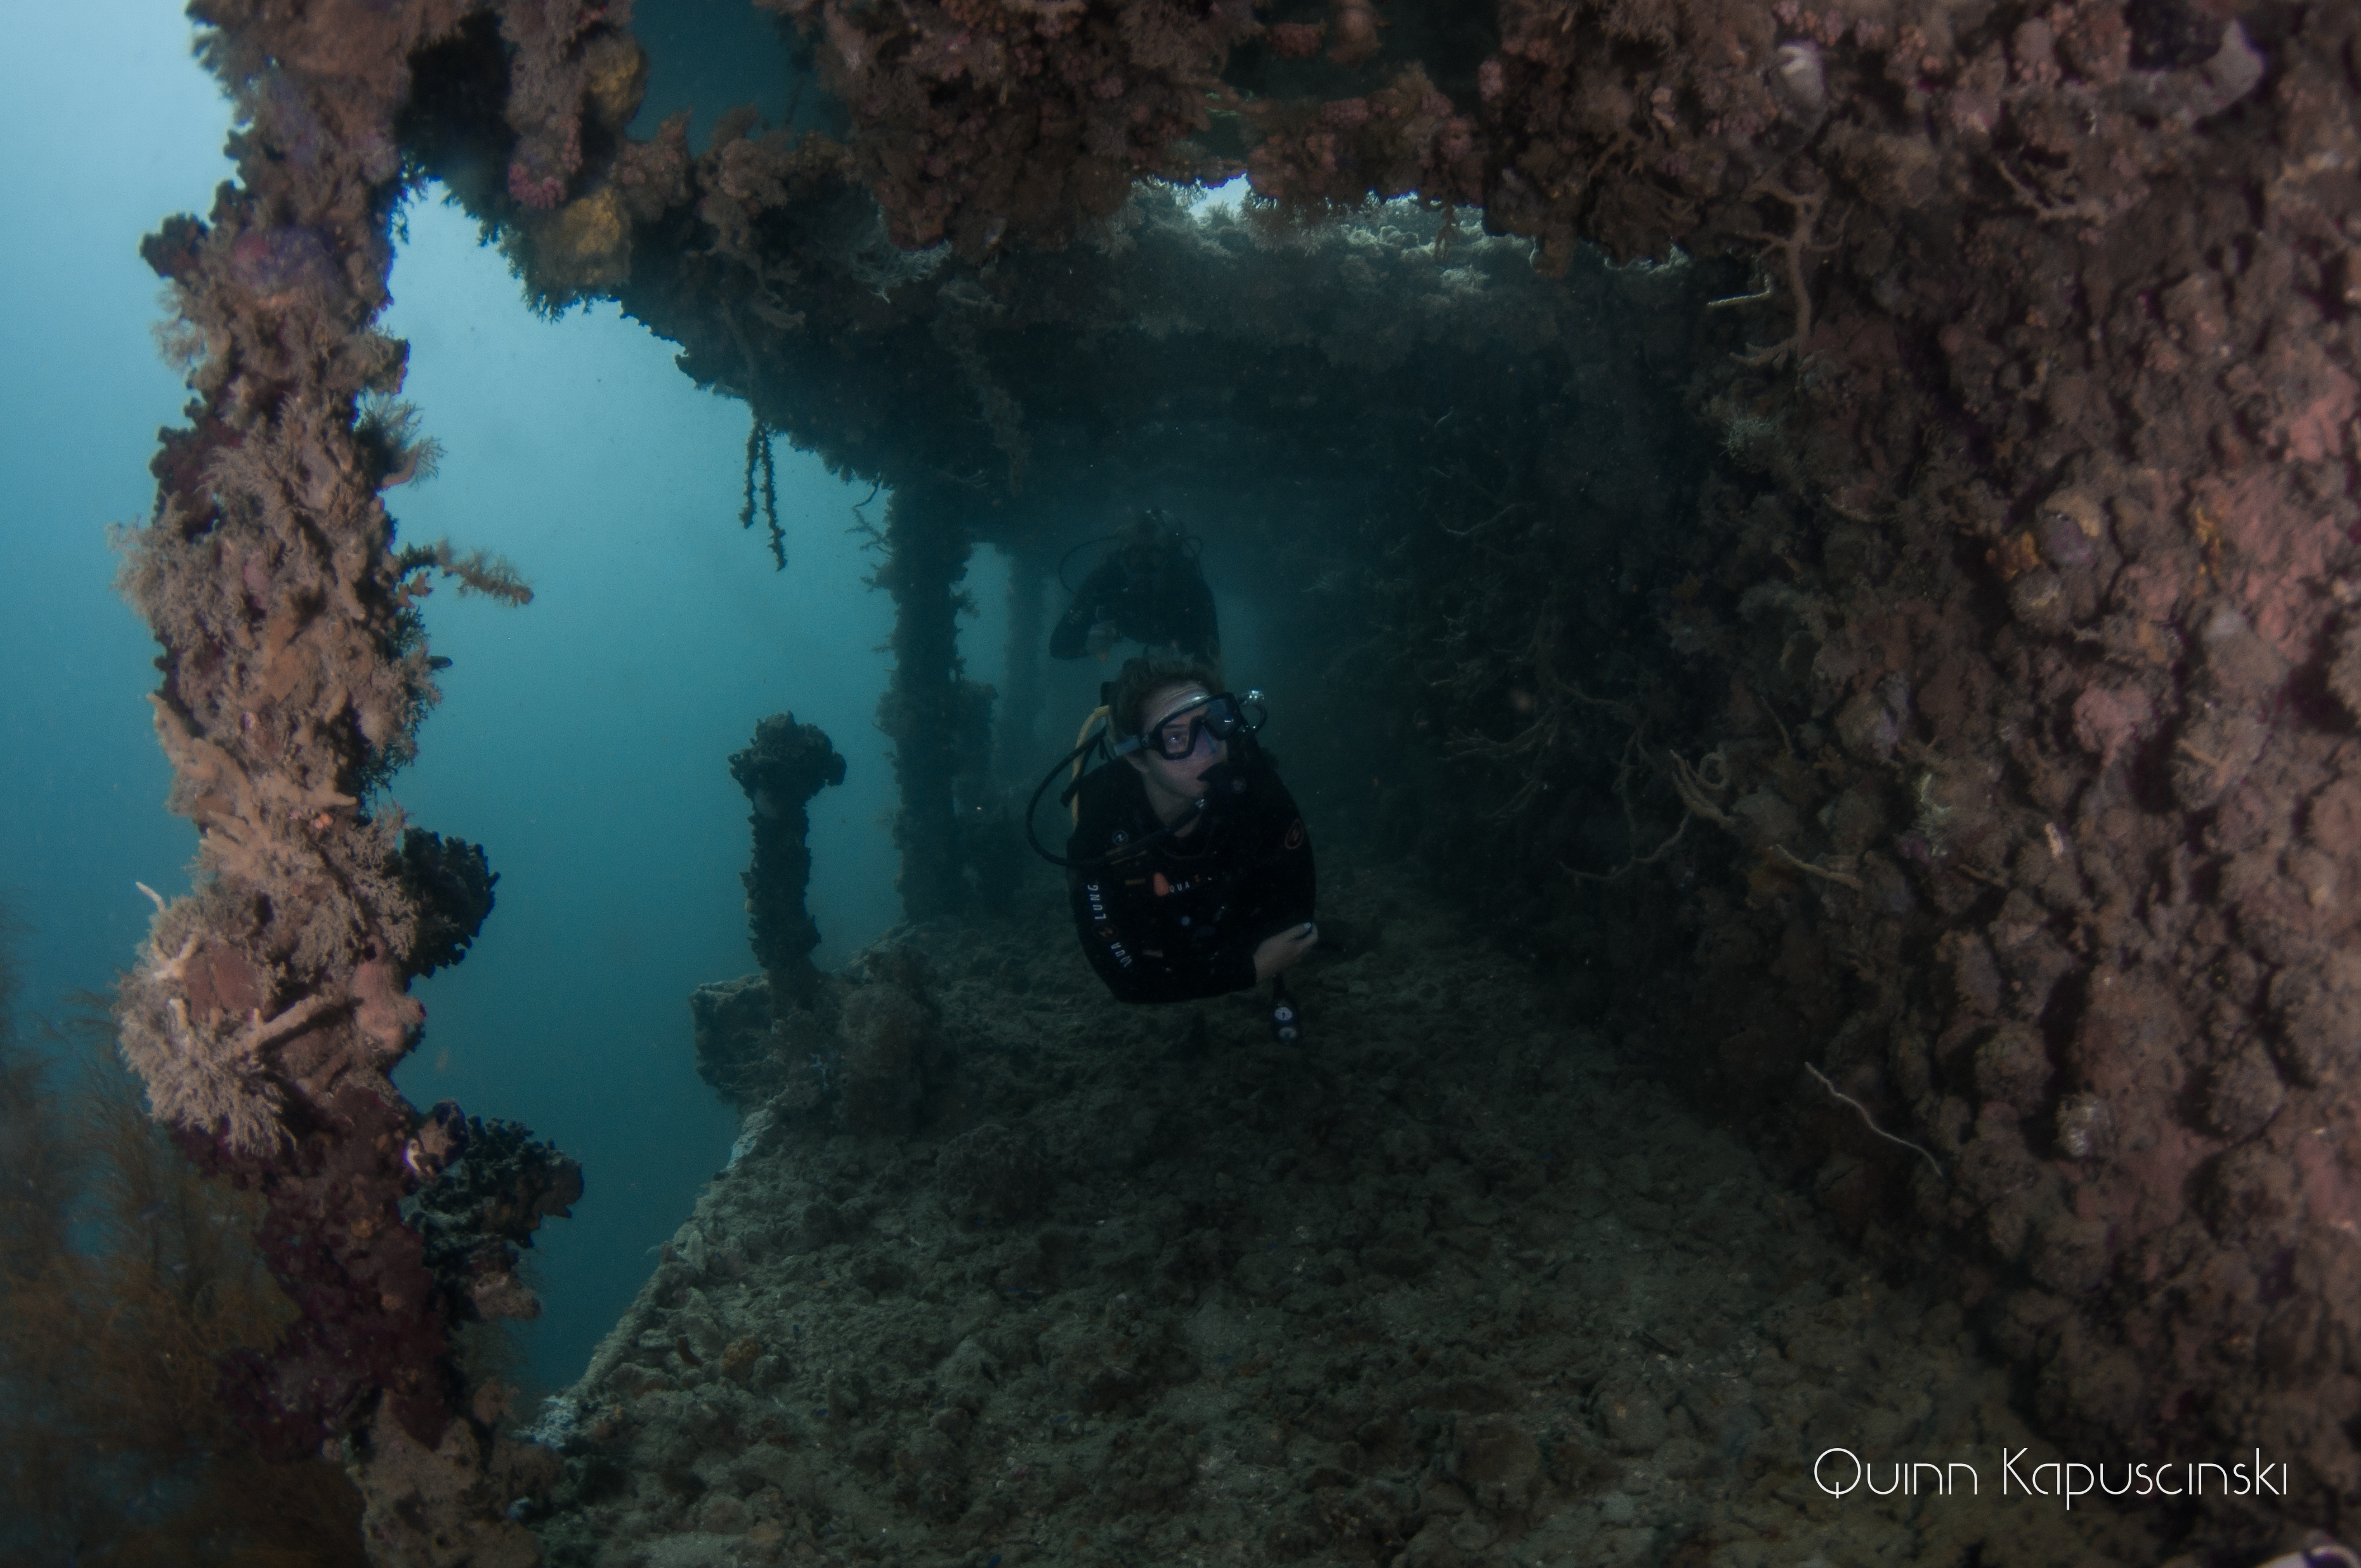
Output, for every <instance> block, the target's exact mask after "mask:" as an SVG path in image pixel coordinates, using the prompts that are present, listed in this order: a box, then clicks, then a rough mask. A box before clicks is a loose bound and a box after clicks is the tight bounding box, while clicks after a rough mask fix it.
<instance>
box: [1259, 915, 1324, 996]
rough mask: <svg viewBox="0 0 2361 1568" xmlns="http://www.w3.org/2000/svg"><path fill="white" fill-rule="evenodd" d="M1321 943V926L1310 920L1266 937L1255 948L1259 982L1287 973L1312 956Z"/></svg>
mask: <svg viewBox="0 0 2361 1568" xmlns="http://www.w3.org/2000/svg"><path fill="white" fill-rule="evenodd" d="M1319 945H1320V927H1317V926H1314V925H1313V924H1312V922H1311V921H1309V920H1306V921H1305V922H1304V923H1303V924H1302V925H1301V926H1290V927H1288V928H1287V929H1286V930H1284V931H1281V932H1280V933H1279V935H1278V936H1276V937H1269V938H1264V940H1263V944H1262V946H1261V947H1259V948H1256V949H1255V980H1256V981H1257V983H1260V982H1261V981H1266V980H1271V979H1274V978H1276V977H1277V976H1279V975H1282V974H1285V973H1286V972H1287V971H1288V970H1291V969H1293V968H1294V967H1295V966H1296V965H1298V964H1300V963H1301V962H1302V961H1303V960H1304V959H1306V958H1308V957H1310V956H1311V953H1312V948H1316V947H1318V946H1319Z"/></svg>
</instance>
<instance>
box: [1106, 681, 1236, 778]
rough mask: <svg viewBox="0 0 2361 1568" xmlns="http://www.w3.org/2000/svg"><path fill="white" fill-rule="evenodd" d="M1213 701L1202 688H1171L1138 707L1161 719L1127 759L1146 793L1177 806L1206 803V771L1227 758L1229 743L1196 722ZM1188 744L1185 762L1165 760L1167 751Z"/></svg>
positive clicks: (1180, 686)
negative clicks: (1153, 792) (1160, 793)
mask: <svg viewBox="0 0 2361 1568" xmlns="http://www.w3.org/2000/svg"><path fill="white" fill-rule="evenodd" d="M1211 701H1213V694H1212V693H1210V692H1208V691H1207V690H1206V689H1205V688H1204V687H1202V686H1200V685H1174V686H1163V687H1159V689H1157V690H1155V691H1153V692H1150V693H1149V694H1148V700H1147V701H1146V702H1145V703H1143V704H1141V705H1140V706H1141V709H1142V711H1144V712H1147V713H1151V714H1158V715H1160V716H1161V717H1160V718H1158V719H1157V720H1156V721H1155V722H1154V723H1152V724H1150V725H1148V728H1147V729H1146V731H1145V733H1146V735H1147V737H1148V744H1146V745H1145V746H1142V747H1141V748H1140V749H1139V750H1138V751H1134V752H1131V753H1130V758H1131V765H1132V766H1133V767H1135V768H1137V769H1138V770H1139V771H1140V772H1141V773H1144V774H1146V775H1147V780H1148V788H1149V789H1150V790H1161V791H1163V792H1165V793H1166V794H1168V795H1173V796H1177V797H1178V798H1180V799H1182V800H1202V799H1204V798H1205V790H1206V787H1207V786H1206V784H1205V770H1206V769H1208V768H1210V767H1212V766H1213V764H1214V763H1216V762H1221V761H1223V760H1224V758H1226V757H1228V756H1229V754H1230V748H1229V743H1228V742H1227V741H1225V740H1222V739H1221V738H1220V737H1219V736H1217V735H1215V734H1214V733H1213V730H1212V729H1209V728H1208V727H1207V726H1205V725H1204V724H1203V723H1202V722H1199V721H1200V720H1202V718H1204V714H1205V705H1206V704H1207V703H1209V702H1211ZM1192 738H1193V740H1194V742H1195V743H1194V744H1193V745H1191V746H1190V750H1189V754H1188V755H1187V756H1185V757H1169V756H1166V755H1165V754H1164V753H1165V751H1166V750H1167V749H1168V747H1169V748H1170V749H1178V748H1179V747H1180V746H1181V745H1186V744H1188V743H1189V741H1190V740H1191V739H1192Z"/></svg>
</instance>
